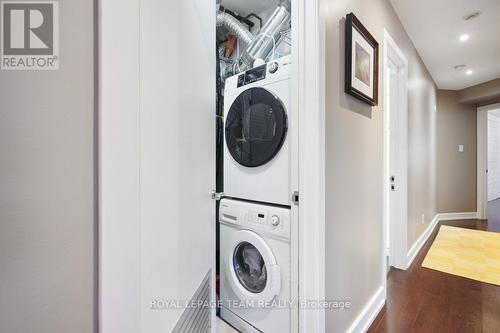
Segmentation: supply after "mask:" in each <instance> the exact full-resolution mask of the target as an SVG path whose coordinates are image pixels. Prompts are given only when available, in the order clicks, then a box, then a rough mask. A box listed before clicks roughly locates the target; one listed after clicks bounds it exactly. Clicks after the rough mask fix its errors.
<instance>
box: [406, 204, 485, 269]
mask: <svg viewBox="0 0 500 333" xmlns="http://www.w3.org/2000/svg"><path fill="white" fill-rule="evenodd" d="M477 218H479V213H478V212H467V213H441V214H437V215H436V216H434V218H433V219H432V221H431V223H429V225H428V226H427V229H425V231H424V232H423V233H422V235H420V237H419V238H418V239H417V241H416V242H415V244H413V246H412V247H411V249H410V251H408V255H407V265H406V268H408V267H410V266H411V264H412V263H413V260H415V258H416V256H417V254H418V253H419V252H420V250H421V249H422V246H424V244H425V242H427V239H429V236H430V235H431V234H432V232H433V231H434V228H436V226H437V225H438V222H439V221H450V220H471V219H477Z"/></svg>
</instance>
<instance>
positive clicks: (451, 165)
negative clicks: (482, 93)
mask: <svg viewBox="0 0 500 333" xmlns="http://www.w3.org/2000/svg"><path fill="white" fill-rule="evenodd" d="M458 96H459V92H457V91H452V90H438V131H437V133H438V140H437V143H438V146H437V153H438V154H437V175H438V182H437V189H438V201H437V202H438V212H439V213H460V212H475V211H476V178H477V177H476V164H477V157H476V151H477V144H476V140H477V134H476V133H477V125H476V123H477V111H476V108H475V107H474V106H471V105H465V104H460V103H458ZM459 145H464V152H463V153H460V152H459V151H458V146H459Z"/></svg>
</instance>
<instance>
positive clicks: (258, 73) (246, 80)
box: [238, 64, 267, 88]
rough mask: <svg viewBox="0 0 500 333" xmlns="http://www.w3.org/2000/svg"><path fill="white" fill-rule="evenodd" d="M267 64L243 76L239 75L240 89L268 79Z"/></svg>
mask: <svg viewBox="0 0 500 333" xmlns="http://www.w3.org/2000/svg"><path fill="white" fill-rule="evenodd" d="M266 69H267V64H264V65H262V66H259V67H255V68H252V69H249V70H248V71H246V72H245V73H243V74H240V75H238V88H239V87H242V86H245V85H247V84H250V83H254V82H257V81H260V80H264V79H265V78H266V72H267V70H266Z"/></svg>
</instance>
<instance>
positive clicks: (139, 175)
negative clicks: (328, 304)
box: [99, 0, 324, 332]
mask: <svg viewBox="0 0 500 333" xmlns="http://www.w3.org/2000/svg"><path fill="white" fill-rule="evenodd" d="M294 4H300V6H296V5H294ZM100 6H101V8H100V22H101V26H100V39H101V46H100V55H99V57H100V64H101V68H102V70H101V71H100V78H99V86H100V88H99V91H100V102H99V103H100V110H101V112H100V119H99V127H100V138H99V144H100V165H99V169H100V179H101V181H100V220H101V226H100V232H99V239H100V244H101V245H100V254H99V256H100V267H102V270H101V271H100V284H99V293H100V296H99V297H100V309H99V312H100V328H101V330H102V331H103V332H159V331H165V332H170V331H173V332H197V331H200V332H201V331H206V330H208V329H211V330H215V328H216V326H217V325H218V323H221V322H223V323H226V324H227V325H230V326H232V327H233V328H234V329H236V330H239V331H241V332H259V331H260V332H277V331H279V332H298V331H299V325H301V327H302V328H301V330H302V331H315V328H314V325H321V323H322V322H324V321H322V320H321V312H320V311H300V309H299V307H298V306H297V302H298V300H302V299H304V300H305V299H318V300H321V299H323V297H324V296H322V294H321V292H322V287H321V286H322V285H323V284H322V283H321V279H322V278H324V274H322V271H321V263H322V262H323V261H322V259H321V256H322V253H321V252H320V250H321V249H322V248H323V245H322V238H321V236H322V233H321V228H320V227H321V224H320V222H321V221H322V220H321V212H322V211H323V210H322V208H321V205H322V202H324V197H321V192H320V190H321V187H322V186H323V185H322V184H324V181H322V178H321V168H323V167H324V163H323V164H321V163H320V161H322V158H321V146H320V144H319V142H320V140H321V139H322V136H321V135H322V134H321V133H322V131H321V127H318V125H319V124H321V122H323V121H324V119H323V118H321V116H322V114H321V112H320V110H321V109H320V106H319V104H320V102H319V101H320V100H321V99H320V98H319V97H320V96H319V95H318V94H319V92H318V86H319V77H320V74H319V73H320V66H319V65H318V64H316V62H319V56H318V55H319V52H318V49H319V46H318V44H319V43H318V40H319V35H318V33H317V30H318V28H317V8H318V7H317V5H314V4H313V2H310V1H305V0H291V1H290V2H289V1H286V0H283V1H281V0H255V1H250V0H221V1H219V2H217V1H216V0H213V1H206V0H190V1H156V0H127V1H122V0H121V1H118V0H110V1H106V2H102V3H101V4H100ZM308 13H309V14H308ZM294 22H295V23H294ZM297 22H301V31H300V33H299V31H298V30H297V27H298V24H297ZM306 27H309V28H308V30H306ZM299 43H300V45H301V46H300V48H299V46H298V45H299ZM299 49H300V50H302V51H300V52H298V50H299ZM306 49H307V52H305V51H304V50H306ZM299 53H300V54H299ZM306 83H307V84H306ZM300 105H302V106H300ZM306 105H307V112H298V111H299V108H301V107H303V108H304V109H305V106H306ZM300 110H302V109H300ZM306 113H307V117H306ZM299 133H300V137H301V138H302V139H301V140H300V142H299ZM299 152H300V155H301V158H300V159H299ZM299 169H300V170H301V172H300V174H299ZM299 176H300V177H299ZM299 185H300V186H299ZM299 192H300V193H299ZM322 200H323V201H322ZM299 201H300V202H299ZM299 207H300V209H299ZM299 214H300V219H301V220H302V219H303V220H304V221H306V220H307V221H308V223H307V225H306V224H305V223H304V224H301V223H298V221H299ZM300 244H302V247H300V246H299V245H300ZM316 250H317V251H316ZM315 251H316V252H315ZM300 257H302V258H313V259H314V260H302V261H301V265H300V267H299V258H300ZM299 268H300V270H299ZM301 272H302V273H301ZM305 272H307V274H305ZM299 284H300V286H301V288H300V289H299ZM187 301H196V302H198V301H201V302H202V303H203V304H204V305H203V306H194V307H193V306H182V304H181V303H180V302H187ZM291 302H295V303H291ZM207 304H208V305H207ZM174 305H175V306H174ZM299 316H300V318H302V320H301V321H300V322H299ZM131 327H132V328H135V330H130V329H128V328H131Z"/></svg>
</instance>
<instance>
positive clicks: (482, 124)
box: [477, 103, 500, 219]
mask: <svg viewBox="0 0 500 333" xmlns="http://www.w3.org/2000/svg"><path fill="white" fill-rule="evenodd" d="M498 109H500V103H497V104H491V105H486V106H481V107H478V108H477V213H478V218H479V219H487V218H488V174H487V169H488V111H492V110H498Z"/></svg>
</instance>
